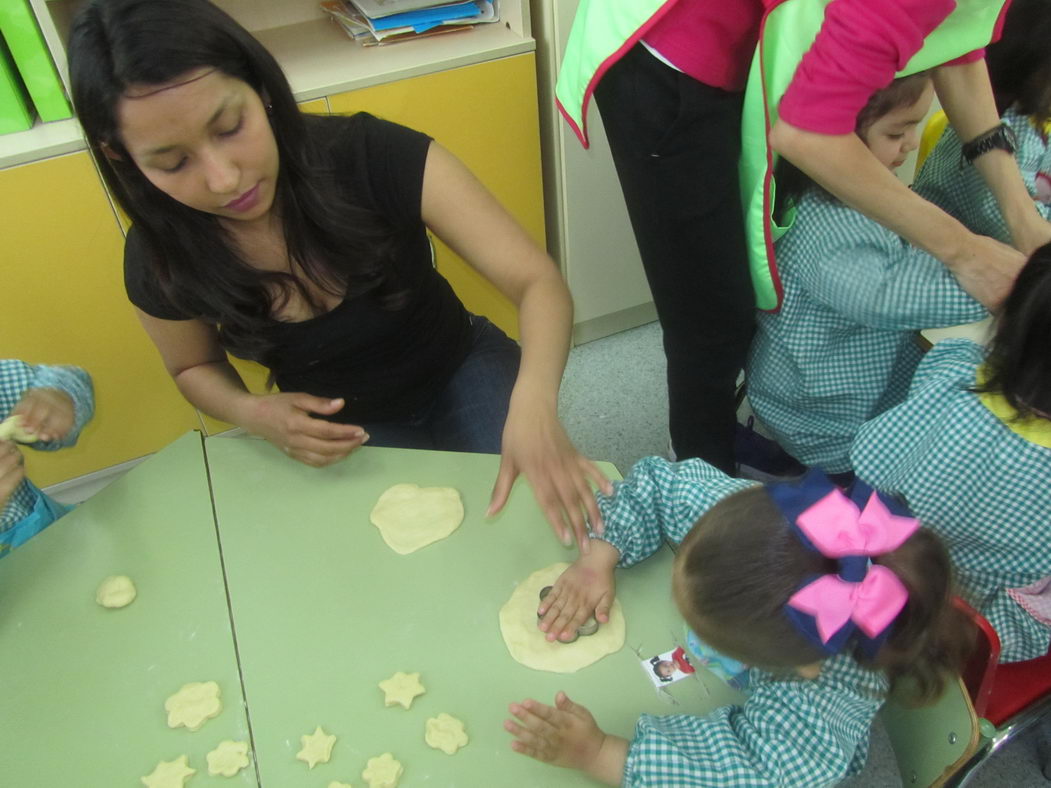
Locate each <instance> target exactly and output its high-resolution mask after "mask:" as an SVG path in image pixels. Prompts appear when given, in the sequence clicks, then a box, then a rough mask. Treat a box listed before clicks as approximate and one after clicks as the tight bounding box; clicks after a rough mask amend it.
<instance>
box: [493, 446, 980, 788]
mask: <svg viewBox="0 0 1051 788" xmlns="http://www.w3.org/2000/svg"><path fill="white" fill-rule="evenodd" d="M614 486H615V492H614V494H613V496H612V497H605V496H600V497H599V505H600V507H601V508H602V514H603V517H604V520H605V523H606V529H605V532H604V534H603V535H602V536H601V537H598V536H593V537H592V538H593V544H592V549H591V551H590V553H589V554H588V555H585V556H582V557H581V558H579V559H578V560H577V562H576V563H575V564H573V565H572V566H571V567H570V568H569V569H567V570H566V572H565V573H563V575H562V576H561V577H560V578H559V579H558V581H557V582H556V584H555V587H554V589H553V590H552V592H551V594H549V597H556V599H555V600H553V603H552V607H551V612H552V616H553V617H554V618H555V619H556V620H555V621H554V623H553V624H552V628H553V630H554V631H564V630H566V629H570V630H571V629H572V628H573V626H574V625H575V624H576V623H577V622H579V621H582V620H583V619H584V618H586V617H587V616H588V615H591V614H592V612H593V611H595V610H596V607H597V606H598V605H606V604H608V601H607V600H609V599H611V598H612V596H613V569H614V567H615V566H620V567H628V566H631V565H633V564H635V563H638V562H639V561H642V560H643V559H645V558H646V557H648V556H650V555H652V554H653V553H654V552H656V551H657V550H658V549H660V548H661V546H663V544H664V543H665V540H670V541H672V542H675V543H679V548H678V551H677V554H676V557H675V563H674V566H673V570H672V589H673V593H674V598H675V602H676V605H677V606H678V608H679V610H680V611H681V613H682V614H683V617H684V618H685V619H686V622H687V624H688V625H689V626H690V627H691V628H692V629H693V630H694V631H695V632H696V633H697V634H698V635H699V636H700V637H702V638H703V639H704V640H705V641H706V642H708V643H710V644H711V645H712V647H713V648H717V649H718V650H719V651H720V652H722V653H724V654H727V655H729V656H731V657H733V658H735V659H738V660H741V661H742V662H746V663H748V664H750V665H757V666H762V667H754V668H752V670H751V672H750V685H751V686H750V688H749V690H748V694H747V700H746V701H745V702H744V703H743V704H742V705H739V706H725V707H722V708H719V709H716V710H714V711H712V712H711V713H709V714H708V715H706V716H704V717H693V716H688V715H681V714H680V715H668V716H654V715H649V714H645V715H643V716H642V717H641V718H640V719H639V722H638V724H637V726H636V729H635V735H634V737H633V738H632V739H631V741H628V740H627V739H622V738H620V737H617V736H611V735H607V734H606V733H604V732H603V731H602V729H601V728H600V727H599V723H598V722H597V721H596V720H595V719H594V718H593V717H592V716H591V714H590V712H588V710H587V709H586V708H584V707H583V706H581V705H579V704H577V703H574V702H573V701H571V700H570V699H569V698H568V697H567V696H566V695H565V693H562V692H559V693H558V694H557V696H556V698H555V705H554V706H553V707H552V706H547V705H545V704H543V703H539V702H538V701H536V700H531V699H530V700H526V701H524V702H522V703H513V704H511V706H510V710H511V713H512V714H513V715H514V716H515V717H516V718H517V719H516V720H508V721H506V722H505V723H504V727H505V728H506V729H507V730H508V731H509V732H510V733H512V734H513V735H514V736H515V740H514V741H513V742H512V744H511V747H512V749H514V750H515V751H516V752H519V753H523V754H525V755H529V756H531V757H534V758H537V759H539V760H542V761H547V762H549V763H554V764H556V765H559V766H567V767H570V768H575V769H580V770H581V771H584V772H586V773H587V774H589V775H590V776H592V777H594V778H596V779H598V780H601V781H604V782H606V783H607V784H609V785H621V784H623V785H625V786H642V785H667V784H669V782H668V776H669V775H675V776H676V779H675V781H674V782H675V784H676V785H686V784H689V785H720V786H727V785H742V786H743V785H749V786H754V785H764V786H785V788H788V787H789V786H792V787H794V786H800V785H830V784H832V783H834V782H837V781H839V780H841V779H842V778H844V777H846V776H848V775H850V774H853V773H856V772H858V771H860V770H861V769H862V767H863V766H864V764H865V760H866V757H867V755H868V742H869V730H870V727H871V725H872V721H873V718H874V717H875V715H876V712H877V711H878V710H879V708H880V706H881V705H882V703H883V700H884V698H885V697H886V694H887V691H888V688H889V687H890V685H891V684H892V683H893V682H894V681H895V680H896V679H898V678H901V677H904V676H911V677H913V678H915V679H916V680H917V681H918V684H919V686H920V687H921V688H923V691H924V695H925V697H928V698H929V697H934V696H935V695H936V693H937V692H938V691H939V690H940V688H941V683H942V678H941V677H942V676H944V675H945V674H944V673H943V672H942V671H955V670H957V669H958V668H959V667H960V666H961V665H962V663H963V660H964V658H965V656H966V653H967V651H968V648H969V645H970V642H971V639H970V634H971V632H970V629H969V622H968V621H967V620H966V618H965V617H964V616H963V615H962V614H961V613H959V612H958V611H957V610H956V609H955V608H954V607H953V605H952V603H951V600H950V590H951V585H952V572H951V568H950V564H949V559H948V555H947V554H946V552H945V548H944V547H943V546H942V545H941V543H940V542H939V540H938V538H937V537H936V536H935V535H934V534H933V533H932V532H930V531H929V530H927V529H925V528H922V527H920V524H919V522H918V521H917V520H915V519H913V518H912V517H909V516H907V514H905V513H904V512H902V511H901V509H900V508H899V507H897V506H896V505H895V504H894V503H893V502H890V501H889V500H885V499H883V498H882V496H880V495H878V494H876V493H874V492H873V491H872V490H871V489H870V488H867V487H865V486H864V485H862V484H860V483H856V484H855V488H854V490H853V491H852V492H851V495H850V497H849V498H848V497H847V496H846V495H845V494H844V493H842V492H841V491H840V490H839V489H838V488H836V487H835V486H834V485H833V484H832V483H831V482H830V481H829V480H828V479H827V478H826V477H825V476H824V475H823V474H821V473H820V472H818V471H811V472H810V473H809V474H808V475H807V476H806V477H804V479H803V481H801V482H799V483H797V484H772V485H759V484H756V483H755V482H748V481H744V480H740V479H732V478H730V477H729V476H726V475H725V474H723V473H722V472H721V471H718V470H717V469H715V468H713V467H712V466H710V465H707V464H706V463H704V462H702V461H700V460H688V461H686V462H682V463H678V464H673V463H669V462H667V461H665V460H663V459H659V458H656V457H650V458H647V459H644V460H642V461H641V462H639V463H638V464H637V465H636V466H635V468H634V470H633V471H632V473H631V475H630V476H629V478H628V479H627V480H626V481H624V482H618V483H615V485H614ZM862 513H864V518H862ZM863 522H864V523H865V525H864V526H863V525H862V523H863ZM837 548H844V549H837ZM855 592H860V593H859V594H858V596H859V597H861V598H864V599H867V600H868V601H869V602H870V604H869V605H868V606H867V607H861V606H852V605H851V604H850V602H849V600H851V598H852V597H853V595H854V593H855ZM830 597H831V599H832V600H834V601H835V602H839V603H843V602H846V603H847V604H846V605H844V606H842V607H840V606H839V605H831V606H829V605H828V604H827V600H828V599H829V598H830ZM560 598H564V599H566V600H571V601H570V602H569V603H567V604H564V605H561V606H559V599H560ZM556 608H557V609H558V610H559V611H560V612H558V613H557V614H555V612H554V611H555V610H556ZM835 609H838V610H840V611H843V610H845V611H846V612H844V613H843V614H842V615H841V616H839V617H837V616H836V614H835V612H834V610H835ZM596 616H597V617H598V613H597V612H596ZM745 621H747V626H742V622H745Z"/></svg>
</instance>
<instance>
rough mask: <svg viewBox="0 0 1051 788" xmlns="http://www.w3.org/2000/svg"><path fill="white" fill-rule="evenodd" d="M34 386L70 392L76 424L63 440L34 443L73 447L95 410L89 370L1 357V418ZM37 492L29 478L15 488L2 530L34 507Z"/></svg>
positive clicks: (1, 520)
mask: <svg viewBox="0 0 1051 788" xmlns="http://www.w3.org/2000/svg"><path fill="white" fill-rule="evenodd" d="M32 388H54V389H59V390H60V391H64V392H66V393H67V394H69V396H70V397H71V398H72V400H73V410H74V425H73V429H71V430H70V431H69V434H68V435H67V436H66V437H65V438H64V439H62V440H58V441H48V442H46V443H45V442H43V441H38V442H36V443H33V444H30V446H31V447H32V448H34V449H43V450H45V451H53V450H55V449H61V448H63V447H66V446H72V445H73V444H74V443H76V441H77V437H78V435H79V434H80V430H81V428H82V427H83V426H84V425H85V424H86V423H87V422H88V419H90V418H91V416H92V413H93V412H94V409H95V398H94V395H93V390H92V385H91V378H90V377H89V376H88V373H86V372H85V371H84V370H82V369H80V368H79V367H65V366H55V367H51V366H34V365H32V364H26V363H25V362H22V361H17V360H14V359H0V420H2V419H6V418H7V417H8V416H10V415H11V411H12V410H14V408H15V406H16V405H17V404H18V403H19V401H21V399H22V397H23V396H24V395H25V393H26V392H27V391H28V390H29V389H32ZM37 495H38V494H37V493H36V492H35V491H34V490H33V488H32V487H30V485H29V484H27V483H26V482H25V481H23V482H22V483H21V484H19V485H18V486H17V487H16V488H15V489H14V491H13V492H12V493H11V495H10V496H9V497H8V499H7V503H6V504H5V505H4V507H3V509H2V511H0V533H2V532H3V531H5V530H7V529H8V528H10V527H11V526H12V525H13V524H14V523H17V522H18V521H19V520H21V519H22V518H23V517H25V516H26V515H28V514H29V513H30V512H31V511H32V510H33V506H34V505H35V504H36V502H37Z"/></svg>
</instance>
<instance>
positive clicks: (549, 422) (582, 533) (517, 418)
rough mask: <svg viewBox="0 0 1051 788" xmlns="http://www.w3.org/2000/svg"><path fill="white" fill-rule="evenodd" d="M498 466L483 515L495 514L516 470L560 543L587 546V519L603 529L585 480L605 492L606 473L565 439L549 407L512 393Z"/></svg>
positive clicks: (607, 489)
mask: <svg viewBox="0 0 1051 788" xmlns="http://www.w3.org/2000/svg"><path fill="white" fill-rule="evenodd" d="M502 445H503V453H502V454H501V457H500V470H499V472H498V473H497V476H496V484H495V485H493V494H492V497H491V499H490V501H489V509H488V511H487V512H486V515H487V516H488V515H493V514H496V513H497V512H498V511H500V509H502V508H503V506H504V504H505V503H507V497H508V495H509V494H510V492H511V486H512V485H513V484H514V481H515V478H517V476H518V474H520V473H521V474H523V475H524V476H525V477H526V479H528V480H529V484H530V486H532V488H533V494H534V495H535V496H536V500H537V503H539V504H540V509H541V511H542V512H543V513H544V517H546V518H547V521H548V522H549V523H550V524H551V528H552V529H553V530H554V532H555V535H556V536H558V538H559V539H560V540H561V541H562V543H563V544H565V545H567V546H568V545H571V544H572V543H573V541H574V535H575V537H576V542H577V544H578V545H579V546H580V551H581V552H582V553H586V552H587V551H588V543H589V541H590V539H589V538H588V535H587V523H588V522H590V523H591V527H592V528H594V529H595V532H596V533H602V516H601V515H600V514H599V510H598V502H597V501H596V500H595V494H594V492H592V489H591V486H590V484H589V483H588V482H589V480H590V481H591V482H594V484H595V485H596V486H598V487H599V489H601V490H602V491H603V492H605V493H607V494H608V493H611V492H612V491H613V487H612V485H611V484H610V482H609V479H607V478H606V477H605V475H604V474H603V473H602V471H600V470H599V469H598V467H597V466H596V465H595V463H593V462H592V461H591V460H589V459H588V458H587V457H584V456H583V455H581V454H580V453H579V452H578V451H577V450H576V447H574V446H573V444H572V443H571V442H570V440H569V436H567V435H566V431H565V429H564V428H563V427H562V424H561V423H560V422H559V420H558V416H557V415H556V414H555V412H554V409H553V408H551V409H548V408H546V407H544V406H542V405H537V404H536V403H534V402H531V401H529V398H523V399H522V400H520V401H516V397H515V395H512V396H511V405H510V410H509V411H508V414H507V422H506V424H505V425H504V434H503V442H502Z"/></svg>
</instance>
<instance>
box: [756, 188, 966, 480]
mask: <svg viewBox="0 0 1051 788" xmlns="http://www.w3.org/2000/svg"><path fill="white" fill-rule="evenodd" d="M777 260H778V266H779V270H780V273H781V278H782V282H783V284H784V303H783V304H782V307H781V311H780V312H777V313H769V312H760V313H758V315H757V318H758V326H757V330H756V336H755V340H754V341H753V342H752V347H751V350H750V351H749V355H748V363H747V375H746V379H747V383H748V400H749V402H750V403H751V405H752V408H753V409H754V410H755V413H756V415H758V416H759V418H760V419H761V420H762V421H763V423H764V424H765V425H766V426H767V427H769V428H770V430H771V431H772V432H773V434H774V436H775V437H776V439H777V441H778V443H780V444H781V446H783V447H784V449H785V450H786V451H788V452H789V453H790V454H792V455H793V456H794V457H795V458H796V459H797V460H799V461H800V462H802V463H804V464H806V465H810V466H816V467H818V468H821V469H822V470H824V471H826V472H828V473H840V472H842V471H847V470H850V469H851V465H850V456H849V455H850V444H851V442H852V441H853V440H854V435H855V434H856V433H857V431H858V428H859V427H860V426H861V425H862V424H863V423H864V422H866V421H868V420H869V419H871V418H872V417H874V416H876V415H878V414H880V413H882V412H883V411H885V410H886V409H887V408H889V407H892V406H894V405H897V404H898V403H899V402H901V401H902V400H903V399H904V398H905V393H906V391H908V387H909V381H911V380H912V373H913V372H914V371H915V370H916V365H917V364H918V363H919V360H920V356H921V355H922V354H921V351H920V349H919V347H918V346H917V344H916V341H915V337H914V335H913V333H914V332H915V331H917V330H919V329H922V328H939V327H942V326H952V325H958V324H960V323H970V322H973V321H975V320H981V319H982V318H984V317H985V316H986V311H985V308H984V307H983V306H982V305H981V304H979V303H978V302H977V301H975V300H974V299H973V298H971V297H970V296H969V295H968V294H967V293H965V292H964V291H963V289H961V288H960V286H959V284H958V283H957V282H956V279H955V278H954V277H953V276H952V274H951V273H949V271H948V269H946V268H945V266H943V265H942V264H941V263H940V262H938V260H936V259H935V258H933V257H931V256H930V255H929V254H927V253H926V252H923V251H921V250H919V249H917V248H915V247H913V246H910V245H909V244H908V243H907V242H906V241H904V240H903V239H902V238H900V237H898V236H897V235H895V234H894V233H892V232H891V231H890V230H888V229H886V228H884V227H883V226H882V225H880V224H878V223H877V222H874V221H872V220H871V219H869V218H867V217H866V216H864V215H863V214H861V213H858V212H857V211H855V210H853V209H851V208H848V207H847V206H846V205H844V204H843V203H841V202H839V201H838V200H836V199H834V198H832V197H831V196H829V195H828V194H827V193H824V192H822V191H820V190H818V189H816V188H811V189H810V190H808V191H807V192H806V193H805V194H804V195H803V196H802V198H801V199H800V201H799V205H798V212H797V214H796V219H795V223H794V225H793V227H792V229H791V230H790V231H789V232H788V233H786V234H785V235H784V236H783V237H782V238H781V239H780V240H779V241H778V243H777Z"/></svg>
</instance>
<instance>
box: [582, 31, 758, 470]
mask: <svg viewBox="0 0 1051 788" xmlns="http://www.w3.org/2000/svg"><path fill="white" fill-rule="evenodd" d="M595 98H596V101H597V103H598V107H599V111H600V112H601V114H602V122H603V125H604V127H605V129H606V136H607V137H608V138H609V144H610V148H611V150H612V152H613V162H614V164H615V165H616V168H617V176H618V177H619V179H620V185H621V189H622V190H623V192H624V199H625V202H626V203H627V207H628V215H629V216H630V217H631V224H632V229H633V230H634V233H635V239H636V241H637V242H638V246H639V251H640V253H641V255H642V264H643V267H644V268H645V270H646V278H647V280H648V281H649V285H650V290H651V292H652V294H653V301H654V304H655V305H656V307H657V316H658V318H659V319H660V323H661V328H662V330H663V334H664V352H665V355H666V356H667V362H668V400H669V403H668V404H669V410H670V416H669V421H670V423H669V428H670V431H671V439H672V446H673V448H674V449H675V453H676V455H677V456H678V458H679V459H686V458H689V457H700V458H702V459H704V460H707V461H708V462H710V463H711V464H712V465H715V466H716V467H718V468H721V469H722V470H724V471H726V472H727V473H733V472H734V457H733V437H734V425H735V424H736V407H735V402H734V393H735V382H736V379H737V375H738V373H739V371H740V370H741V368H742V367H743V366H744V361H745V356H746V354H747V352H748V345H749V343H750V342H751V339H752V334H753V332H754V330H755V314H754V312H755V297H754V295H753V290H752V285H751V281H750V277H749V273H748V263H747V253H746V249H745V238H744V219H743V215H742V211H741V200H740V194H739V191H738V181H737V160H738V158H739V156H740V149H741V105H742V97H741V96H740V95H739V94H736V93H728V92H726V91H723V90H719V89H718V88H713V87H710V86H708V85H705V84H703V83H701V82H698V81H697V80H695V79H693V78H692V77H689V76H687V75H686V74H683V73H680V72H678V71H676V70H675V69H673V68H670V67H668V66H667V65H665V64H664V63H662V62H661V61H659V60H657V58H655V57H654V56H653V55H651V54H650V53H649V52H648V51H646V49H645V48H644V47H643V46H642V45H641V44H637V45H636V46H635V47H634V48H633V49H632V50H631V51H630V52H628V53H627V54H626V55H625V56H624V57H623V58H621V59H620V60H619V61H618V62H617V63H616V64H614V66H613V67H612V68H610V70H609V71H608V72H607V73H606V75H605V76H604V77H603V78H602V80H601V82H600V83H599V85H598V88H597V89H596V91H595Z"/></svg>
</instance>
